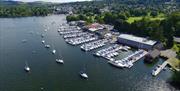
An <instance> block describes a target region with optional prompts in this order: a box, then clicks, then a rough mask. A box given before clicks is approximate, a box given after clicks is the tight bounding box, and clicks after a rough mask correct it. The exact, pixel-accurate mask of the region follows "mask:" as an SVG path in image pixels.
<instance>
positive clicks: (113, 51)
mask: <svg viewBox="0 0 180 91" xmlns="http://www.w3.org/2000/svg"><path fill="white" fill-rule="evenodd" d="M122 48H123V46H121V45H118V44H114V45H112V46H109V47H108V48H104V49H101V50H99V51H97V52H96V53H94V55H96V56H99V57H103V58H105V59H108V60H111V61H114V60H115V59H113V58H112V57H115V56H118V55H119V53H118V51H119V50H120V49H122Z"/></svg>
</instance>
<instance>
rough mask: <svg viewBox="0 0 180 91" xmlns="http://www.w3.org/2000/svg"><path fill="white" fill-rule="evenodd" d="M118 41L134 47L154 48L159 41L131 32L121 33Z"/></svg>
mask: <svg viewBox="0 0 180 91" xmlns="http://www.w3.org/2000/svg"><path fill="white" fill-rule="evenodd" d="M118 42H119V43H122V44H126V45H129V46H132V47H137V48H142V49H148V50H149V49H152V48H153V46H154V45H155V44H156V43H157V41H153V40H148V39H146V38H143V37H137V36H134V35H129V34H120V35H119V37H118Z"/></svg>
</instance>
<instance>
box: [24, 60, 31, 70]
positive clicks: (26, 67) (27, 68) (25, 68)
mask: <svg viewBox="0 0 180 91" xmlns="http://www.w3.org/2000/svg"><path fill="white" fill-rule="evenodd" d="M24 70H25V71H26V72H29V71H30V70H31V69H30V67H29V66H28V64H27V62H26V65H25V67H24Z"/></svg>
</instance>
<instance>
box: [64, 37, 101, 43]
mask: <svg viewBox="0 0 180 91" xmlns="http://www.w3.org/2000/svg"><path fill="white" fill-rule="evenodd" d="M97 39H98V37H97V36H94V35H85V36H81V37H77V38H70V39H65V41H66V42H67V43H69V44H71V45H79V44H83V43H86V42H90V41H93V40H97Z"/></svg>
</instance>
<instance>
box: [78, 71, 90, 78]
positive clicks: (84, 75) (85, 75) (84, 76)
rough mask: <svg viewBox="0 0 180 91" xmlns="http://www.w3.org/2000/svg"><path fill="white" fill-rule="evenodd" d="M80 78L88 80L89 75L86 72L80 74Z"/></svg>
mask: <svg viewBox="0 0 180 91" xmlns="http://www.w3.org/2000/svg"><path fill="white" fill-rule="evenodd" d="M79 74H80V76H81V77H82V78H84V79H88V75H87V74H86V73H85V72H80V73H79Z"/></svg>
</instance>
